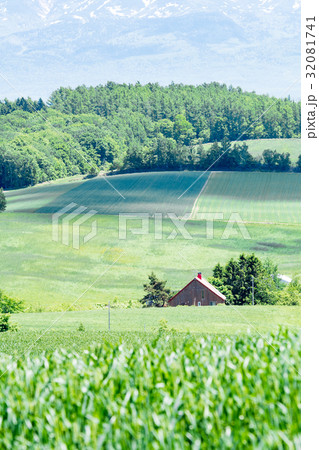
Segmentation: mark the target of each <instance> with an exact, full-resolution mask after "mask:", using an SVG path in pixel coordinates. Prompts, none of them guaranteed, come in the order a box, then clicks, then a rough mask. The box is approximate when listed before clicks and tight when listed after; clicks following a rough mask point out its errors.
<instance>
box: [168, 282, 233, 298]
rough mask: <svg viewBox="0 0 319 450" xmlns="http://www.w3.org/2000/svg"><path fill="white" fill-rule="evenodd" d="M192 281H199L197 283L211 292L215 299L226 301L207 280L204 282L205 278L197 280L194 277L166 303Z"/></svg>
mask: <svg viewBox="0 0 319 450" xmlns="http://www.w3.org/2000/svg"><path fill="white" fill-rule="evenodd" d="M194 280H196V281H199V283H201V284H202V285H203V286H204V287H205V288H207V289H209V290H210V291H211V292H213V293H214V294H215V295H217V297H219V298H221V299H222V300H226V297H225V295H224V294H222V293H221V292H219V290H218V289H216V288H215V287H214V286H213V285H212V284H210V283H209V282H208V281H207V280H205V278H203V277H202V278H199V277H195V278H193V279H192V280H191V281H190V282H189V283H188V284H186V286H184V287H183V289H181V290H180V291H178V292H177V294H175V295H174V296H173V297H172V298H171V299H169V300H168V303H169V302H170V301H171V300H173V298H175V297H176V295H178V294H179V293H180V292H182V291H183V290H184V289H186V288H187V286H189V285H190V284H191V283H192V282H193V281H194Z"/></svg>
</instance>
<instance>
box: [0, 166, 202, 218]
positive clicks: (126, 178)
mask: <svg viewBox="0 0 319 450" xmlns="http://www.w3.org/2000/svg"><path fill="white" fill-rule="evenodd" d="M208 175H209V174H208V173H203V172H196V171H193V172H152V173H141V174H126V175H113V176H108V177H97V178H94V179H90V180H84V181H76V182H74V183H70V182H68V183H63V184H55V183H53V184H52V185H48V184H44V185H42V186H35V187H32V188H28V189H22V190H19V191H10V192H8V193H7V198H8V201H9V205H8V211H12V212H30V211H33V212H34V211H37V212H40V213H47V214H48V213H49V214H52V213H55V212H57V211H58V210H60V209H61V208H64V207H65V206H66V205H68V204H69V203H72V202H74V203H77V204H79V205H83V206H86V207H87V208H90V209H94V210H96V211H97V212H98V214H110V215H112V214H119V213H149V214H154V213H163V214H166V213H175V214H177V215H179V216H183V215H184V214H187V213H190V212H191V210H192V207H193V204H194V201H195V199H196V197H197V195H198V194H199V192H200V190H201V189H202V187H203V185H204V184H205V181H206V180H207V178H208ZM195 181H196V183H194V182H195ZM193 183H194V184H193ZM185 190H187V192H186V193H185V194H184V195H183V196H182V197H181V198H179V196H180V195H181V194H183V193H184V192H185ZM44 201H45V204H44Z"/></svg>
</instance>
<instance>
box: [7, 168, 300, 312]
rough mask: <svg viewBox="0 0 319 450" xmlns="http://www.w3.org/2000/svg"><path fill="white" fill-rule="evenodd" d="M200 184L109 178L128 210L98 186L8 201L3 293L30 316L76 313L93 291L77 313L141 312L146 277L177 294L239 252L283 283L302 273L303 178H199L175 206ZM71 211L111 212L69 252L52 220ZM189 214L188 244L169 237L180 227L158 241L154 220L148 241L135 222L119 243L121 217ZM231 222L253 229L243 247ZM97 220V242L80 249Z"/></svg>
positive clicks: (184, 179)
mask: <svg viewBox="0 0 319 450" xmlns="http://www.w3.org/2000/svg"><path fill="white" fill-rule="evenodd" d="M198 175H199V172H177V173H176V172H173V173H164V172H162V173H155V174H153V173H147V174H135V175H133V174H130V175H117V176H112V177H110V178H109V179H110V180H111V182H112V183H114V184H116V186H117V188H119V189H120V190H121V191H122V192H123V194H124V195H125V197H126V198H125V200H123V199H122V198H120V197H119V196H118V194H116V192H115V191H113V190H112V189H111V187H110V186H109V185H108V184H107V183H106V182H105V180H103V179H101V178H98V179H93V180H87V181H84V182H83V181H82V180H81V179H76V180H75V181H72V180H67V182H62V181H60V182H58V183H50V184H44V185H39V186H35V187H33V188H28V189H23V190H21V191H11V192H9V193H7V200H8V210H7V211H8V212H5V213H2V214H1V215H0V249H1V256H2V257H1V260H0V286H1V289H3V290H4V291H5V292H6V293H7V294H8V295H12V296H14V297H18V298H21V299H23V300H25V302H26V303H27V305H29V306H30V307H32V308H33V310H37V311H38V310H40V311H41V310H53V311H54V310H57V309H63V308H64V307H65V306H66V305H70V304H72V302H74V301H75V300H77V298H78V297H79V296H80V295H81V294H82V293H83V292H85V291H86V290H87V289H88V288H90V289H88V291H87V292H86V293H85V295H83V296H82V297H81V299H79V300H78V301H77V302H76V307H77V308H78V309H88V308H95V307H96V305H97V304H99V303H107V302H108V301H111V302H112V304H114V305H116V304H120V303H124V304H129V303H130V302H131V303H133V304H134V305H137V304H138V303H137V300H138V299H139V298H141V297H142V296H143V284H144V283H145V282H146V280H147V276H148V275H149V274H150V272H152V271H154V272H155V273H156V274H158V276H159V277H161V278H164V279H166V280H168V286H169V287H170V288H171V289H173V290H178V289H180V288H181V287H182V286H183V285H185V284H186V283H187V282H188V281H189V280H190V279H191V278H193V276H194V275H195V274H196V272H197V271H202V272H203V274H204V276H205V277H206V278H207V277H209V276H210V275H211V273H212V272H211V271H212V268H213V267H214V265H215V264H216V263H217V262H220V263H221V264H225V263H226V262H227V261H228V260H229V259H230V258H231V257H234V258H237V257H238V255H239V254H240V253H242V252H245V253H251V252H254V253H256V255H257V256H259V257H261V258H262V259H265V258H270V259H272V260H273V261H274V262H275V263H277V264H278V266H279V270H280V272H281V273H284V274H287V275H290V276H293V275H294V274H299V273H300V223H299V222H300V190H299V189H300V175H298V174H278V173H238V172H215V173H212V174H211V176H210V178H209V181H208V182H207V184H206V186H205V188H204V189H202V188H203V186H204V183H205V177H204V176H203V177H201V179H200V180H199V182H198V183H195V184H194V185H193V186H192V189H190V190H189V191H188V192H187V195H185V196H183V197H182V198H181V199H178V197H179V196H180V195H181V194H182V193H183V190H185V189H187V187H188V186H190V184H191V183H192V182H193V181H194V180H196V179H197V177H198ZM205 176H207V174H206V175H205ZM201 190H202V192H201ZM200 192H201V195H200V196H199V198H197V197H198V194H199V193H200ZM115 197H116V199H117V201H115ZM110 198H112V199H113V200H112V201H111V200H110ZM196 198H197V202H196V206H195V208H194V204H195V199H196ZM71 202H75V203H77V204H78V205H83V206H86V207H87V208H88V209H91V208H95V209H96V210H100V211H101V210H102V211H103V212H104V213H105V212H106V213H107V212H108V213H107V214H97V215H96V216H94V217H93V218H92V219H91V220H89V221H88V222H86V223H84V224H83V225H82V227H81V240H80V243H81V245H80V249H79V250H77V249H74V248H72V245H71V244H72V227H70V229H69V240H70V245H68V246H66V245H63V243H62V242H61V227H60V229H59V232H60V234H59V239H60V240H59V242H55V241H53V240H52V215H51V214H50V211H52V212H55V211H57V210H58V209H59V208H60V207H64V206H66V205H67V204H69V203H71ZM124 206H125V207H124ZM192 209H194V211H193V212H195V214H194V217H195V219H196V218H197V219H196V220H194V219H192V220H189V221H188V222H187V224H186V226H185V228H186V230H187V231H188V233H189V236H190V238H191V239H189V240H186V239H184V237H183V236H182V235H181V234H180V232H179V231H177V235H176V237H174V235H172V234H171V233H172V232H174V231H176V227H175V225H174V224H173V223H172V221H171V220H170V219H168V218H166V219H164V220H163V225H162V228H163V230H162V239H156V238H155V223H154V220H153V219H151V220H150V222H149V229H148V230H147V231H146V234H136V230H135V231H134V229H137V232H139V229H140V228H141V222H140V221H133V222H132V221H131V222H129V224H128V228H127V237H126V239H119V218H118V216H117V215H115V212H116V211H117V212H130V213H132V212H144V213H145V212H148V211H150V213H154V212H163V213H164V212H165V211H166V212H167V211H168V210H170V211H171V212H175V214H177V215H182V214H184V213H185V212H187V211H188V212H190V211H191V210H192ZM14 211H15V212H14ZM34 211H36V212H34ZM39 211H46V212H42V213H40V212H39ZM110 212H113V213H114V214H113V215H111V214H110ZM210 212H223V213H224V219H225V220H224V221H216V222H215V223H214V236H213V237H211V236H210V237H209V239H207V233H206V225H207V223H206V221H205V220H203V217H208V218H209V214H208V213H210ZM231 212H237V213H240V215H241V217H242V219H243V220H244V221H248V222H257V223H247V224H246V230H247V233H248V237H249V239H244V238H243V236H242V235H241V234H240V233H239V229H238V226H237V225H236V224H233V225H232V226H233V229H232V232H231V234H230V236H229V238H228V239H225V235H224V232H225V229H226V226H227V220H228V218H229V216H230V213H231ZM199 213H202V216H201V220H198V219H199ZM93 220H96V222H97V235H96V236H95V237H94V238H93V239H91V240H90V241H89V242H87V243H86V244H84V242H83V239H84V236H85V235H86V234H87V233H88V232H89V231H90V230H91V225H92V221H93ZM258 222H259V223H258ZM246 237H247V236H246ZM99 277H100V278H99ZM92 284H93V285H92ZM91 285H92V286H91ZM90 286H91V287H90Z"/></svg>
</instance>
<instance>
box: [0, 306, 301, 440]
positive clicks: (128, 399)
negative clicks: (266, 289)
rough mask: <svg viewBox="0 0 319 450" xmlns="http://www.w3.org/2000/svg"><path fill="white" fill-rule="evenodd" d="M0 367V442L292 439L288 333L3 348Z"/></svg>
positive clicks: (296, 424)
mask: <svg viewBox="0 0 319 450" xmlns="http://www.w3.org/2000/svg"><path fill="white" fill-rule="evenodd" d="M216 309H217V308H216ZM82 334H83V333H82ZM0 374H1V377H0V389H1V393H2V395H1V398H0V409H1V411H3V414H2V420H1V423H0V441H1V445H2V447H3V448H30V449H31V448H90V449H91V448H92V449H93V448H94V449H98V448H99V449H102V448H136V449H138V448H145V449H146V448H169V449H175V448H203V449H209V448H243V447H244V448H247V449H255V448H299V447H300V338H299V333H297V332H289V331H287V330H281V331H280V332H279V333H276V334H271V335H267V336H266V337H265V339H262V338H261V337H260V336H235V337H232V338H231V339H230V338H227V337H226V336H221V337H210V336H205V337H202V338H200V337H199V338H196V337H195V336H193V335H192V336H187V337H184V338H181V337H178V336H177V337H175V335H174V334H172V333H167V332H161V333H158V335H157V337H156V336H154V337H153V338H152V339H151V340H146V341H145V342H144V343H143V341H142V342H141V341H138V339H137V340H136V337H135V342H132V343H131V344H130V345H127V344H126V343H120V345H119V344H115V343H113V344H111V343H109V342H108V341H106V342H104V343H103V344H102V345H94V346H93V345H92V346H89V347H87V348H86V350H85V351H81V352H78V351H76V350H73V351H65V350H62V349H60V350H55V351H48V352H46V353H45V354H40V355H38V356H37V357H32V358H30V357H29V356H23V357H21V358H17V359H16V358H12V356H9V355H4V354H2V355H0Z"/></svg>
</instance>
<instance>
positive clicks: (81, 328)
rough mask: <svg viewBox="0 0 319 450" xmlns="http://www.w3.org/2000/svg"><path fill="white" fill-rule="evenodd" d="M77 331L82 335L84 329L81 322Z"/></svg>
mask: <svg viewBox="0 0 319 450" xmlns="http://www.w3.org/2000/svg"><path fill="white" fill-rule="evenodd" d="M78 331H80V332H81V333H83V332H84V331H85V327H84V325H83V323H82V322H81V323H80V325H79V328H78Z"/></svg>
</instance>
